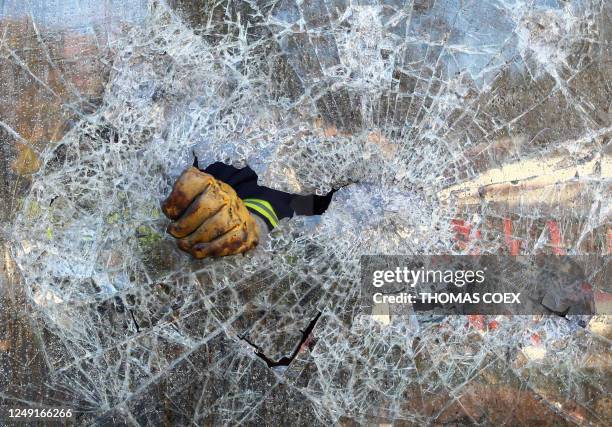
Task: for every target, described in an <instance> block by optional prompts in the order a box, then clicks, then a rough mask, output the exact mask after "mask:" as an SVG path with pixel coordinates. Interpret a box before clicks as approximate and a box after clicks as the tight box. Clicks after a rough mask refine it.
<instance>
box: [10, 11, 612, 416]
mask: <svg viewBox="0 0 612 427" xmlns="http://www.w3.org/2000/svg"><path fill="white" fill-rule="evenodd" d="M611 19H612V7H611V4H610V2H606V1H605V0H575V1H565V0H529V1H523V0H500V1H493V0H491V1H476V0H466V1H454V0H437V1H433V0H431V1H430V0H406V1H400V0H398V1H394V0H385V1H382V0H381V1H377V0H371V1H365V0H364V1H357V0H346V1H344V0H338V1H334V0H316V1H308V2H302V1H293V0H267V1H228V0H220V1H195V0H168V1H162V0H157V1H146V0H138V1H131V2H119V1H114V0H107V1H104V2H94V1H78V2H77V1H72V0H71V1H65V2H57V1H54V2H48V1H46V2H40V1H26V2H22V1H18V0H7V1H5V2H3V3H0V30H1V34H2V35H1V38H0V70H2V77H1V78H0V88H1V90H0V100H1V101H2V102H1V103H0V140H1V146H0V147H1V150H2V151H0V161H1V162H2V174H3V175H2V178H1V179H0V190H1V198H2V204H1V207H0V213H1V215H2V228H1V229H0V243H2V252H3V259H4V260H3V269H2V270H1V271H0V321H1V322H2V328H0V368H1V369H0V407H7V408H13V407H38V406H43V407H63V408H73V409H74V410H75V413H76V415H75V422H76V423H77V424H78V425H115V424H116V425H127V424H130V425H238V424H248V425H260V424H264V425H285V424H290V425H330V424H339V425H353V424H359V425H360V424H364V425H368V424H389V423H398V424H401V425H404V424H405V425H441V424H453V425H472V424H481V425H503V424H505V425H555V426H556V425H575V424H578V425H601V426H604V425H610V422H611V421H612V405H611V404H610V398H609V393H610V379H611V372H612V371H611V365H610V338H611V331H612V329H611V327H610V318H609V316H608V315H607V314H606V313H609V312H611V308H610V297H609V295H610V291H611V289H610V284H609V282H610V280H609V274H608V273H609V267H608V264H604V266H605V267H604V268H602V269H597V270H595V271H593V272H592V273H591V277H590V279H591V280H592V286H593V292H594V294H595V303H596V305H597V313H598V314H596V315H594V316H576V317H572V316H501V315H500V316H482V315H471V316H457V315H452V316H451V315H448V316H425V315H417V314H410V315H400V314H398V313H394V312H393V309H392V308H391V307H389V306H380V307H377V310H378V311H377V312H375V313H374V314H373V315H366V314H364V313H363V312H362V311H361V309H360V292H361V288H360V257H361V256H362V255H370V254H395V255H423V254H445V255H466V254H505V255H513V256H516V255H534V254H540V253H543V254H551V255H565V254H567V255H589V254H590V255H605V256H608V255H609V254H610V252H612V222H611V212H612V211H611V206H612V205H611V203H610V202H611V200H610V198H611V194H612V192H611V191H610V190H611V188H610V186H611V184H612V181H611V178H612V160H611V154H612V153H611V148H610V136H611V134H612V125H611V116H610V106H611V104H610V99H612V75H611V70H612V64H611V59H612V52H611V47H610V40H611V35H612V23H611ZM194 157H195V158H197V162H198V164H199V165H201V166H202V167H205V166H207V165H210V164H213V163H215V162H223V163H225V164H227V165H233V166H235V167H244V166H246V165H248V166H249V167H250V168H252V169H253V171H254V172H255V173H256V174H257V176H258V183H259V185H261V186H265V187H268V188H270V189H275V190H281V191H285V192H288V193H291V194H294V195H301V196H307V195H313V194H316V195H319V196H325V195H328V194H329V193H330V192H333V195H332V196H331V203H330V204H329V206H328V207H327V209H326V210H325V212H324V213H322V214H321V215H308V216H306V215H295V216H293V217H292V218H285V219H282V220H281V221H280V223H279V225H278V226H277V227H275V228H274V229H273V230H272V231H270V233H269V234H268V236H267V237H266V238H265V239H262V241H261V242H260V244H259V245H258V246H257V247H256V248H255V249H253V250H251V251H249V252H247V253H246V254H245V255H243V256H241V255H237V256H230V257H224V258H214V259H212V258H211V259H204V260H196V259H192V258H190V257H189V256H187V255H186V254H185V253H183V252H181V251H180V250H179V249H178V248H177V247H176V244H175V240H174V239H173V238H172V237H171V236H170V235H168V234H167V233H166V228H167V226H168V224H169V221H168V220H167V219H166V218H165V217H164V215H163V213H162V211H161V209H160V202H161V201H162V200H163V199H164V198H165V197H167V196H168V194H169V193H170V191H171V189H172V185H173V183H174V181H175V180H176V179H177V178H178V176H179V175H180V173H181V171H183V170H184V169H186V168H187V167H189V166H190V165H192V164H193V162H194ZM2 416H3V413H1V412H0V421H2V422H4V419H2V418H1V417H2ZM7 422H8V421H7Z"/></svg>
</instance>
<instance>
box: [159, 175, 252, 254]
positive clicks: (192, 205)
mask: <svg viewBox="0 0 612 427" xmlns="http://www.w3.org/2000/svg"><path fill="white" fill-rule="evenodd" d="M162 211H163V212H164V214H165V215H166V216H167V217H168V218H170V219H171V220H173V221H174V222H173V223H172V224H170V225H169V226H168V232H169V233H170V234H171V235H172V236H174V237H176V238H177V239H179V240H178V247H179V248H180V249H181V250H183V251H185V252H189V253H190V254H191V255H192V256H193V257H195V258H198V259H200V258H206V257H220V256H226V255H234V254H238V253H243V252H245V251H248V250H249V249H251V248H253V247H254V246H256V245H257V242H258V241H259V227H258V225H257V223H256V222H255V220H254V219H253V218H252V217H251V214H250V213H249V211H248V209H247V208H246V207H245V206H244V203H243V202H242V200H240V198H239V197H238V195H237V194H236V192H235V191H234V189H233V188H232V187H230V186H229V185H227V184H226V183H224V182H221V181H218V180H216V179H215V178H214V177H213V176H212V175H209V174H207V173H205V172H202V171H200V170H199V169H197V168H195V167H190V168H189V169H186V170H185V171H184V172H183V173H182V174H181V176H180V177H179V178H178V179H177V180H176V182H175V183H174V187H173V188H172V192H171V193H170V196H168V198H167V199H166V200H164V202H163V203H162Z"/></svg>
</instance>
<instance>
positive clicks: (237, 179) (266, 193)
mask: <svg viewBox="0 0 612 427" xmlns="http://www.w3.org/2000/svg"><path fill="white" fill-rule="evenodd" d="M204 172H206V173H209V174H211V175H212V176H214V177H215V178H216V179H218V180H220V181H223V182H225V183H226V184H228V185H230V186H231V187H232V188H233V189H234V190H235V191H236V193H237V194H238V197H240V198H241V199H242V200H243V201H244V203H245V205H246V207H247V209H249V210H250V211H251V212H253V213H254V214H255V215H258V216H259V217H261V218H262V219H263V220H264V221H265V222H266V224H267V225H268V227H269V228H270V229H272V228H274V227H275V226H276V224H277V223H278V221H279V220H280V219H282V218H290V217H292V216H293V214H294V211H293V208H292V207H291V200H292V198H293V195H292V194H289V193H285V192H283V191H278V190H273V189H271V188H267V187H262V186H260V185H257V174H256V173H255V172H254V171H253V169H251V168H250V167H248V166H247V167H244V168H242V169H238V168H235V167H233V166H230V165H226V164H225V163H221V162H217V163H213V164H211V165H210V166H208V167H207V168H206V169H204ZM270 211H272V212H270Z"/></svg>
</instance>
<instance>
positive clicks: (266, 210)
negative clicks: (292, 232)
mask: <svg viewBox="0 0 612 427" xmlns="http://www.w3.org/2000/svg"><path fill="white" fill-rule="evenodd" d="M243 202H244V204H245V206H246V207H248V208H251V209H253V210H254V211H257V212H259V213H260V214H262V215H263V216H265V217H266V219H267V220H268V221H270V224H271V225H272V227H276V226H277V225H278V217H277V216H276V212H274V208H273V207H272V205H271V204H270V203H269V202H267V201H265V200H262V199H244V200H243Z"/></svg>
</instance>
